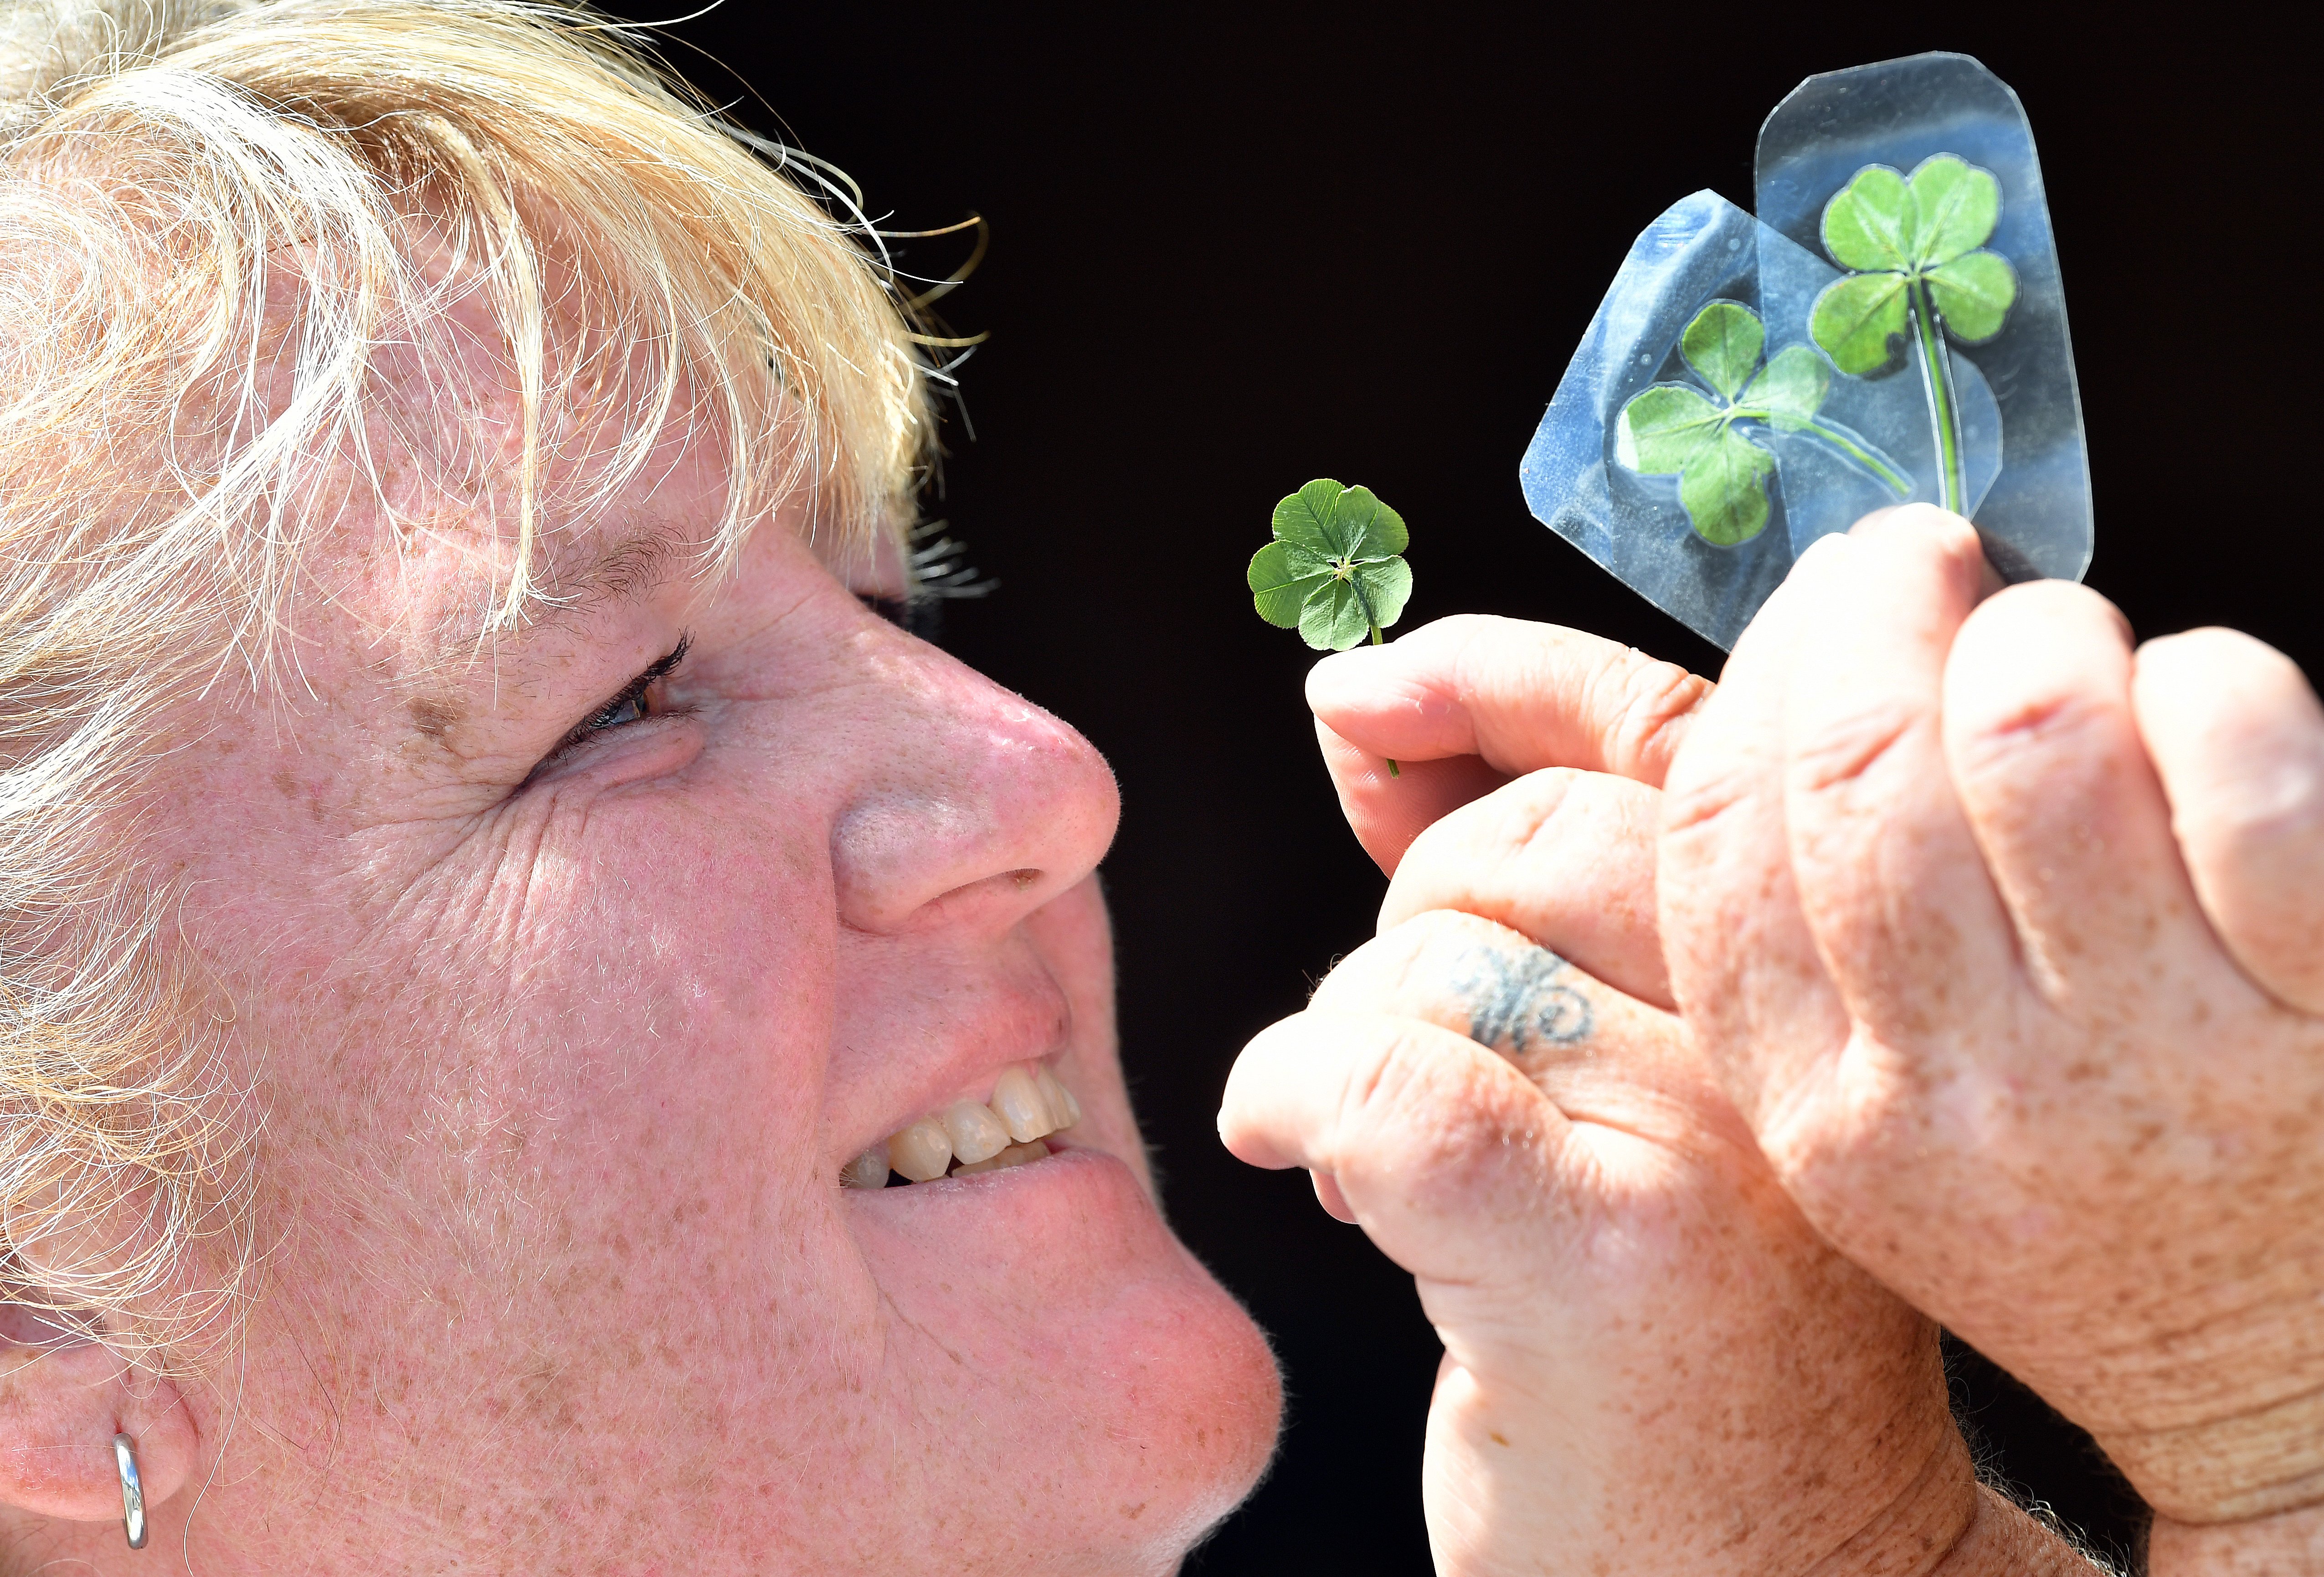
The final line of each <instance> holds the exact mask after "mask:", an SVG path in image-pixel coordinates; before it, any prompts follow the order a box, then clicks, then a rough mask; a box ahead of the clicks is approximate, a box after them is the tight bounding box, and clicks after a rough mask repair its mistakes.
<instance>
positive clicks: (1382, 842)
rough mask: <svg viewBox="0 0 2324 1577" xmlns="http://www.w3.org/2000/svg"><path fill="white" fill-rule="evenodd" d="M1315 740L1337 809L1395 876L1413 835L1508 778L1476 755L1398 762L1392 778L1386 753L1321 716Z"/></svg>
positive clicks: (1378, 861) (1366, 849)
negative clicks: (1346, 735) (1366, 746)
mask: <svg viewBox="0 0 2324 1577" xmlns="http://www.w3.org/2000/svg"><path fill="white" fill-rule="evenodd" d="M1315 742H1316V743H1317V744H1318V745H1320V746H1321V747H1322V748H1323V765H1324V766H1325V768H1327V769H1328V770H1330V772H1331V774H1332V786H1333V788H1336V789H1337V790H1339V795H1340V809H1341V811H1342V814H1344V815H1345V816H1347V818H1348V826H1349V828H1350V829H1351V831H1353V832H1354V833H1355V835H1356V841H1357V842H1358V843H1360V844H1362V845H1363V846H1364V853H1367V854H1369V855H1370V856H1371V857H1372V861H1373V862H1374V863H1375V864H1377V865H1379V868H1380V870H1381V871H1385V872H1386V873H1387V874H1388V875H1390V876H1393V875H1395V874H1396V872H1397V867H1398V865H1399V864H1400V863H1401V862H1402V861H1403V859H1404V853H1405V851H1406V849H1408V848H1409V847H1411V845H1412V840H1413V839H1415V838H1416V837H1418V836H1419V835H1420V834H1421V832H1422V830H1423V829H1425V828H1426V827H1427V826H1428V825H1430V824H1431V823H1433V822H1435V821H1436V820H1438V819H1439V818H1440V817H1442V816H1445V815H1446V814H1447V813H1449V812H1451V811H1453V810H1456V809H1458V808H1459V807H1462V806H1463V805H1466V804H1468V803H1469V802H1470V801H1471V800H1472V799H1475V798H1478V797H1479V796H1480V795H1484V794H1489V793H1491V792H1492V791H1493V790H1494V789H1496V788H1499V787H1500V786H1501V785H1502V784H1504V783H1506V782H1508V780H1509V779H1508V773H1506V772H1499V771H1496V770H1493V769H1492V768H1491V767H1490V766H1488V765H1487V764H1486V763H1485V761H1484V760H1483V759H1482V758H1481V757H1479V756H1448V757H1445V758H1444V759H1443V760H1442V761H1398V762H1397V769H1398V771H1397V775H1396V776H1393V777H1391V776H1390V775H1389V773H1388V758H1387V757H1385V756H1382V755H1379V754H1378V753H1376V752H1371V751H1368V750H1364V749H1362V748H1360V746H1357V745H1353V744H1351V743H1349V742H1347V741H1346V740H1344V739H1342V738H1341V737H1340V736H1339V735H1338V734H1337V733H1333V731H1332V729H1331V726H1330V725H1329V724H1326V723H1324V722H1323V719H1322V718H1320V717H1319V718H1317V719H1316V720H1315Z"/></svg>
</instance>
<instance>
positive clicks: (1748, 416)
mask: <svg viewBox="0 0 2324 1577" xmlns="http://www.w3.org/2000/svg"><path fill="white" fill-rule="evenodd" d="M1729 411H1730V414H1732V415H1733V416H1734V417H1735V418H1737V419H1738V420H1743V421H1763V422H1766V424H1767V425H1768V426H1770V427H1773V426H1774V425H1775V411H1773V410H1762V409H1761V408H1760V407H1758V406H1756V405H1737V406H1732V407H1729ZM1788 420H1794V421H1798V422H1802V423H1803V424H1804V425H1805V427H1806V429H1807V430H1808V431H1809V432H1812V433H1813V434H1815V436H1816V437H1818V438H1821V439H1822V440H1823V441H1824V442H1825V443H1828V444H1830V445H1831V447H1833V448H1835V449H1838V450H1839V451H1840V453H1841V454H1843V455H1846V456H1847V457H1849V459H1851V460H1853V461H1855V462H1856V463H1857V464H1858V465H1859V466H1863V467H1864V468H1865V469H1866V470H1867V471H1869V472H1871V473H1872V475H1875V476H1877V477H1878V478H1879V479H1880V480H1881V481H1882V482H1885V483H1886V484H1888V491H1890V492H1891V493H1895V495H1896V496H1897V497H1899V498H1902V497H1904V495H1905V494H1906V493H1911V492H1912V491H1913V484H1912V483H1910V482H1909V481H1907V480H1905V479H1904V477H1903V476H1900V475H1897V474H1896V472H1895V469H1894V468H1893V467H1891V466H1889V465H1888V463H1887V462H1886V461H1885V460H1883V459H1882V458H1881V457H1879V456H1877V455H1876V454H1874V453H1873V452H1872V451H1871V450H1869V449H1867V448H1866V447H1864V446H1863V445H1862V444H1859V443H1858V442H1857V441H1856V440H1855V439H1854V438H1850V437H1849V434H1848V430H1847V429H1845V428H1841V427H1837V426H1834V425H1833V424H1832V423H1830V422H1827V421H1826V420H1823V418H1821V417H1820V416H1807V417H1799V416H1791V417H1788Z"/></svg>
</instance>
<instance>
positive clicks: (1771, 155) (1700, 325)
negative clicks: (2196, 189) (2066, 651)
mask: <svg viewBox="0 0 2324 1577" xmlns="http://www.w3.org/2000/svg"><path fill="white" fill-rule="evenodd" d="M1756 200H1757V203H1758V205H1759V213H1758V216H1757V217H1756V218H1755V217H1753V216H1751V215H1749V214H1747V213H1745V212H1743V211H1742V210H1741V209H1740V208H1736V207H1735V206H1734V205H1733V204H1732V203H1729V202H1728V201H1726V200H1725V199H1723V198H1720V197H1718V196H1717V195H1716V194H1714V193H1711V192H1708V191H1704V192H1697V193H1695V194H1694V195H1693V196H1692V197H1690V198H1684V199H1683V200H1682V201H1680V202H1679V203H1677V204H1675V205H1674V206H1673V207H1672V208H1670V209H1668V210H1667V211H1666V212H1665V213H1664V214H1663V215H1662V217H1660V218H1658V219H1656V220H1655V222H1654V223H1653V224H1652V225H1650V226H1647V228H1646V232H1645V233H1644V234H1643V235H1640V236H1639V237H1638V238H1637V242H1636V243H1634V244H1632V246H1631V248H1630V253H1629V256H1628V258H1627V259H1626V260H1625V261H1624V263H1623V264H1622V268H1621V271H1620V272H1618V274H1616V275H1615V278H1614V283H1613V286H1612V288H1611V289H1610V290H1609V291H1607V293H1606V299H1605V300H1604V301H1603V302H1602V303H1600V306H1599V309H1598V313H1597V316H1596V317H1595V318H1593V319H1592V320H1591V325H1590V329H1589V332H1588V333H1587V334H1586V335H1585V336H1584V337H1583V338H1582V346H1581V348H1580V349H1579V350H1577V351H1576V352H1575V353H1574V356H1573V360H1572V364H1570V365H1568V367H1567V368H1566V372H1565V376H1564V378H1563V380H1562V381H1561V382H1560V383H1559V384H1558V388H1557V394H1556V397H1555V398H1554V400H1552V401H1550V407H1549V411H1548V413H1547V414H1546V415H1545V416H1544V417H1543V418H1542V422H1541V427H1540V429H1539V430H1538V431H1536V432H1535V435H1534V439H1533V443H1532V445H1531V446H1530V447H1528V448H1527V449H1526V456H1525V460H1524V463H1523V466H1522V467H1521V469H1520V476H1521V479H1522V481H1523V483H1524V486H1525V494H1526V503H1527V504H1528V505H1530V506H1531V508H1532V510H1533V512H1534V513H1535V515H1536V516H1537V517H1538V518H1540V519H1541V520H1542V521H1544V522H1545V523H1546V524H1548V525H1549V526H1550V527H1551V529H1553V530H1555V531H1557V532H1558V534H1559V535H1561V536H1563V537H1564V538H1565V539H1567V540H1569V541H1571V542H1572V543H1573V544H1574V545H1575V546H1576V547H1578V548H1580V549H1582V551H1583V552H1584V553H1587V554H1588V555H1589V556H1590V557H1591V558H1593V559H1595V560H1596V561H1597V562H1598V563H1600V565H1602V566H1604V567H1606V568H1608V569H1609V570H1611V571H1613V572H1614V574H1615V575H1617V576H1619V577H1620V578H1621V579H1622V581H1623V582H1624V583H1625V584H1627V585H1628V586H1630V587H1631V588H1633V589H1634V590H1636V591H1637V592H1638V593H1640V594H1641V595H1644V596H1646V598H1647V599H1648V600H1650V601H1652V602H1653V603H1654V604H1655V605H1656V606H1658V607H1660V608H1662V609H1663V610H1664V611H1665V612H1666V613H1670V614H1672V615H1673V616H1674V617H1676V618H1677V619H1679V620H1680V621H1681V622H1683V623H1685V624H1686V625H1687V626H1688V627H1689V628H1691V629H1692V630H1694V631H1696V632H1698V633H1700V634H1701V635H1703V636H1704V637H1706V638H1707V639H1709V640H1711V641H1716V642H1718V643H1719V644H1720V646H1732V645H1733V644H1734V642H1735V638H1736V637H1737V636H1738V634H1740V633H1741V632H1742V630H1743V627H1744V626H1745V625H1746V624H1748V622H1750V620H1751V615H1752V614H1753V613H1756V612H1757V610H1758V607H1759V604H1761V603H1763V602H1765V601H1766V598H1767V595H1768V594H1769V593H1770V592H1772V591H1773V590H1774V589H1775V586H1777V584H1779V583H1780V582H1781V581H1782V580H1783V578H1784V575H1785V574H1786V573H1787V572H1788V571H1789V569H1790V567H1791V565H1792V561H1793V560H1794V558H1797V557H1798V556H1799V555H1800V553H1801V552H1802V551H1803V549H1805V548H1806V547H1807V545H1808V544H1809V543H1810V542H1812V541H1813V540H1814V539H1816V538H1818V537H1820V536H1822V535H1824V534H1826V533H1827V532H1831V531H1843V530H1847V529H1848V528H1849V526H1850V525H1852V524H1854V523H1855V521H1858V519H1860V518H1861V517H1862V516H1864V515H1865V514H1867V513H1868V512H1871V511H1872V510H1875V509H1877V508H1880V507H1881V506H1882V505H1884V504H1891V503H1904V502H1907V501H1912V500H1920V501H1925V502H1928V503H1941V504H1944V505H1945V506H1947V507H1949V508H1951V509H1954V510H1956V511H1958V512H1960V513H1962V514H1964V515H1967V516H1969V518H1970V519H1971V520H1972V521H1975V522H1976V523H1977V527H1978V534H1979V535H1980V536H1981V537H1982V538H1983V539H1985V545H1986V555H1987V558H1990V559H1991V560H1992V561H1993V564H1994V566H1995V567H1996V568H1997V569H1998V570H1999V571H2000V572H2001V574H2002V576H2004V578H2006V579H2009V580H2024V579H2031V578H2034V577H2036V576H2058V577H2063V578H2068V579H2079V578H2080V576H2081V574H2082V571H2083V570H2084V569H2085V568H2086V567H2088V566H2089V557H2090V542H2091V527H2090V487H2089V458H2088V454H2087V451H2086V449H2085V447H2084V444H2083V439H2082V418H2081V401H2080V396H2079V395H2078V393H2077V392H2076V390H2075V386H2074V364H2073V351H2072V346H2071V345H2070V342H2069V340H2068V338H2067V334H2066V306H2065V296H2064V293H2063V291H2062V289H2061V285H2060V282H2059V275H2058V257H2057V249H2056V246H2055V244H2053V242H2052V236H2051V232H2050V216H2049V209H2048V207H2047V206H2046V204H2045V203H2044V202H2043V194H2042V174H2041V168H2040V165H2039V164H2038V162H2037V161H2036V160H2035V157H2034V152H2033V131H2032V129H2031V127H2030V126H2028V124H2026V120H2025V115H2024V111H2023V110H2022V109H2021V108H2020V107H2019V106H2018V103H2017V98H2016V96H2015V94H2013V93H2011V92H2010V90H2009V89H2008V88H2007V87H2006V86H2005V85H2004V84H2003V83H2002V82H2001V81H2000V80H1999V79H1998V78H1996V77H1995V76H1994V75H1993V74H1992V73H1991V72H1989V71H1987V69H1985V68H1984V67H1982V66H1980V65H1978V63H1977V62H1976V61H1975V60H1970V59H1969V58H1968V57H1967V56H1964V55H1948V54H1929V55H1916V56H1914V57H1912V58H1910V59H1907V60H1890V61H1886V62H1884V63H1882V64H1879V65H1874V66H1859V67H1857V68H1855V69H1851V70H1847V71H1836V72H1832V73H1831V74H1830V75H1827V76H1821V77H1811V78H1808V79H1807V80H1806V81H1805V82H1803V83H1802V84H1801V85H1800V86H1799V88H1796V89H1795V90H1794V92H1793V93H1792V94H1791V96H1790V97H1787V98H1785V99H1784V102H1783V103H1782V104H1780V105H1778V106H1776V107H1775V113H1774V114H1773V115H1769V116H1768V117H1767V122H1766V125H1765V126H1764V127H1762V128H1761V131H1760V134H1759V159H1758V180H1757V198H1756Z"/></svg>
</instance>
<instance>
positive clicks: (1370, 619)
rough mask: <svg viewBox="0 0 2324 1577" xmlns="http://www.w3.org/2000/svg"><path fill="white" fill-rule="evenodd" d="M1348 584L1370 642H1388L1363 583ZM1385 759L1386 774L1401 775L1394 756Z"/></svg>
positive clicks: (1353, 582)
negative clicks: (1381, 630) (1354, 596)
mask: <svg viewBox="0 0 2324 1577" xmlns="http://www.w3.org/2000/svg"><path fill="white" fill-rule="evenodd" d="M1348 585H1349V586H1352V587H1353V588H1354V589H1355V594H1356V605H1357V606H1358V607H1360V608H1361V609H1363V611H1364V622H1365V623H1367V624H1369V625H1370V626H1371V632H1372V644H1373V645H1374V646H1385V645H1386V644H1388V643H1387V642H1386V641H1382V640H1381V639H1380V627H1379V619H1377V618H1375V617H1374V616H1373V614H1372V600H1371V598H1369V597H1368V596H1366V595H1364V583H1363V582H1362V581H1360V580H1351V581H1349V582H1348ZM1386 759H1387V761H1388V776H1389V777H1391V778H1401V777H1403V776H1404V770H1403V769H1402V768H1400V767H1398V766H1397V764H1396V758H1395V757H1394V756H1389V757H1388V758H1386Z"/></svg>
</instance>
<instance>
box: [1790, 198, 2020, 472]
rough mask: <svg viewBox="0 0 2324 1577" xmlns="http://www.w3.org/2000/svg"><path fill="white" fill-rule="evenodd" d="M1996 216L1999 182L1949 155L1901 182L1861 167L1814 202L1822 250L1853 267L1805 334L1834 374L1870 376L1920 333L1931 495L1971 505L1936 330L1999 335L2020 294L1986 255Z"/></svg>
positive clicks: (1964, 337)
mask: <svg viewBox="0 0 2324 1577" xmlns="http://www.w3.org/2000/svg"><path fill="white" fill-rule="evenodd" d="M2000 220H2001V183H2000V182H1999V181H1997V180H1995V179H1994V178H1993V174H1992V172H1991V171H1985V170H1979V169H1978V168H1977V167H1976V166H1975V165H1973V164H1970V163H1969V162H1968V161H1965V160H1963V159H1962V158H1960V156H1959V155H1958V154H1954V153H1935V154H1932V155H1931V156H1930V157H1928V158H1926V159H1923V161H1921V163H1920V166H1919V168H1917V169H1915V170H1914V171H1913V173H1912V176H1911V178H1910V179H1907V178H1906V177H1904V176H1902V175H1899V174H1897V173H1896V172H1895V171H1894V170H1891V169H1889V168H1888V166H1886V164H1867V165H1866V166H1865V167H1864V168H1863V169H1861V170H1859V171H1857V172H1856V174H1855V176H1854V177H1853V178H1852V179H1850V180H1849V183H1848V184H1847V185H1846V186H1844V187H1842V188H1840V190H1838V191H1837V192H1835V193H1833V194H1832V198H1831V201H1830V202H1828V203H1826V204H1825V205H1824V209H1823V245H1824V250H1825V251H1826V252H1829V253H1830V254H1831V260H1832V261H1833V262H1834V263H1838V264H1840V267H1842V268H1848V269H1854V270H1856V271H1858V272H1854V273H1852V274H1850V275H1849V276H1848V277H1847V278H1846V279H1840V280H1834V281H1832V282H1831V284H1829V285H1826V286H1825V287H1824V289H1823V292H1822V294H1821V295H1819V296H1817V297H1816V299H1815V305H1814V306H1813V307H1812V308H1811V309H1809V311H1808V333H1809V335H1810V336H1811V337H1812V338H1813V339H1814V340H1815V342H1816V343H1817V344H1818V345H1820V346H1823V348H1824V350H1825V351H1826V352H1827V353H1828V354H1829V355H1831V359H1832V362H1833V364H1835V365H1837V366H1838V367H1839V368H1840V371H1841V372H1843V373H1853V374H1858V375H1859V376H1860V375H1862V374H1866V373H1876V372H1878V371H1879V370H1880V369H1882V368H1883V367H1886V366H1887V365H1888V364H1889V363H1890V362H1891V361H1892V360H1894V359H1895V339H1896V337H1897V336H1899V335H1902V334H1904V333H1905V332H1906V331H1907V329H1908V327H1909V328H1910V329H1911V330H1912V331H1913V332H1914V333H1915V334H1916V335H1917V336H1918V337H1919V340H1920V346H1921V366H1922V370H1923V384H1924V386H1925V387H1926V390H1927V393H1928V400H1929V415H1930V417H1931V418H1932V424H1933V425H1934V427H1935V429H1936V434H1937V449H1938V456H1937V459H1938V471H1939V475H1938V479H1937V482H1938V486H1937V502H1938V503H1940V504H1941V505H1943V506H1944V507H1945V508H1946V509H1950V510H1965V509H1967V508H1968V503H1967V498H1968V485H1969V484H1968V476H1967V473H1966V470H1965V468H1964V466H1963V462H1962V458H1961V435H1960V401H1958V400H1957V399H1956V398H1955V396H1954V393H1953V376H1952V360H1951V357H1950V355H1948V354H1947V353H1946V350H1945V342H1944V337H1945V335H1946V334H1948V333H1949V334H1950V335H1951V336H1952V337H1954V338H1956V339H1959V340H1961V341H1963V342H1964V343H1966V344H1969V345H1975V344H1978V342H1979V341H1982V340H1987V339H1991V338H1992V337H1994V336H1995V335H1997V334H1998V333H2000V332H2001V325H2002V322H2003V320H2004V319H2005V318H2007V317H2008V316H2009V309H2010V306H2011V304H2012V303H2013V302H2015V300H2017V271H2016V270H2015V269H2013V268H2011V267H2010V266H2009V260H2008V259H2007V258H2006V257H2004V256H2002V255H2001V254H1999V253H1997V252H1988V251H1987V250H1985V243H1986V242H1987V239H1988V238H1990V237H1991V236H1992V235H1993V227H1994V226H1996V225H1997V224H1998V223H2000Z"/></svg>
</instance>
